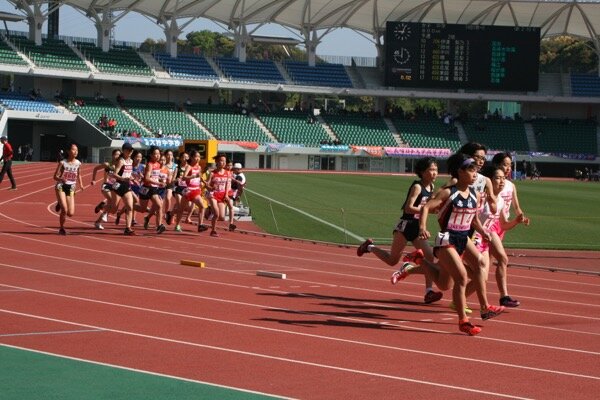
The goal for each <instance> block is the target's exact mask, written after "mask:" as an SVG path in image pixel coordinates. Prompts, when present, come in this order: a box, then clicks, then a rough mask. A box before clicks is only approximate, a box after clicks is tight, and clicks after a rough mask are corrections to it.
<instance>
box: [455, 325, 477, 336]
mask: <svg viewBox="0 0 600 400" xmlns="http://www.w3.org/2000/svg"><path fill="white" fill-rule="evenodd" d="M458 329H460V331H461V332H464V333H466V334H467V335H469V336H475V335H477V334H478V333H480V332H481V328H480V327H478V326H475V325H473V324H472V323H471V322H469V321H465V322H461V323H459V324H458Z"/></svg>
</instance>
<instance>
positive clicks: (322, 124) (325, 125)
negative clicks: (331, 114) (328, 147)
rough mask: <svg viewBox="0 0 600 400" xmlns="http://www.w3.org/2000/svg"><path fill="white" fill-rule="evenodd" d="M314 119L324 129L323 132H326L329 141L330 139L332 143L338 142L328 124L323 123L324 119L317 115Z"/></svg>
mask: <svg viewBox="0 0 600 400" xmlns="http://www.w3.org/2000/svg"><path fill="white" fill-rule="evenodd" d="M316 118H317V121H319V124H321V126H322V127H323V129H325V132H327V136H329V139H331V141H332V142H335V141H337V140H339V138H338V137H337V135H336V134H335V132H334V131H333V129H331V127H330V126H329V124H328V123H327V122H326V121H325V119H324V118H323V117H322V116H321V115H317V117H316Z"/></svg>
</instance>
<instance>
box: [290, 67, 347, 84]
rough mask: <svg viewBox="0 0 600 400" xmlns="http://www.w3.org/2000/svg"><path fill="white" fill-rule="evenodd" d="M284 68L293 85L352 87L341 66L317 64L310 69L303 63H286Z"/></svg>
mask: <svg viewBox="0 0 600 400" xmlns="http://www.w3.org/2000/svg"><path fill="white" fill-rule="evenodd" d="M284 67H285V69H286V70H287V72H288V74H289V75H290V78H292V80H293V81H294V83H297V84H299V85H309V86H333V87H346V88H351V87H352V81H351V80H350V78H349V77H348V74H347V73H346V69H345V68H344V66H343V65H341V64H317V65H316V66H314V67H310V66H309V65H308V64H307V63H305V62H300V61H287V62H285V63H284Z"/></svg>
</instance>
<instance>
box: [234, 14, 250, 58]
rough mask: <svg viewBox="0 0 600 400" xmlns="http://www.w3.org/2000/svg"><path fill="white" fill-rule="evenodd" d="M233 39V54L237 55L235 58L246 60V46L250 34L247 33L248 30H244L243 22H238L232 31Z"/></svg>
mask: <svg viewBox="0 0 600 400" xmlns="http://www.w3.org/2000/svg"><path fill="white" fill-rule="evenodd" d="M234 39H235V50H234V56H235V57H237V59H238V60H239V61H240V62H246V57H247V53H246V47H247V46H248V44H249V43H250V35H248V31H247V30H246V25H245V24H244V23H242V22H240V23H239V25H238V26H237V27H236V29H235V32H234Z"/></svg>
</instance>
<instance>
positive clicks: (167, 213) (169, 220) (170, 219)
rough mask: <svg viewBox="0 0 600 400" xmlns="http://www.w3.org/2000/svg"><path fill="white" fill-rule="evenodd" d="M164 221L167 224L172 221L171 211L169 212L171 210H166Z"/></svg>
mask: <svg viewBox="0 0 600 400" xmlns="http://www.w3.org/2000/svg"><path fill="white" fill-rule="evenodd" d="M165 221H166V222H167V225H171V224H172V223H173V213H171V211H167V212H166V213H165Z"/></svg>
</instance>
